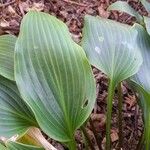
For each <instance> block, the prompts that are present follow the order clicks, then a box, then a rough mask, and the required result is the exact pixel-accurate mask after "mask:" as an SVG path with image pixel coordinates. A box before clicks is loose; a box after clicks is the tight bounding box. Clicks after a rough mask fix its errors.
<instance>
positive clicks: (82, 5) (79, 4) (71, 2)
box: [62, 0, 88, 7]
mask: <svg viewBox="0 0 150 150" xmlns="http://www.w3.org/2000/svg"><path fill="white" fill-rule="evenodd" d="M62 1H63V2H66V3H70V4H74V5H78V6H80V7H88V5H85V4H81V3H77V2H74V1H70V0H62Z"/></svg>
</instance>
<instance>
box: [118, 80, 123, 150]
mask: <svg viewBox="0 0 150 150" xmlns="http://www.w3.org/2000/svg"><path fill="white" fill-rule="evenodd" d="M122 103H123V97H122V88H121V82H120V83H119V85H118V109H119V113H118V126H119V149H122V143H123V132H122V121H123V119H122Z"/></svg>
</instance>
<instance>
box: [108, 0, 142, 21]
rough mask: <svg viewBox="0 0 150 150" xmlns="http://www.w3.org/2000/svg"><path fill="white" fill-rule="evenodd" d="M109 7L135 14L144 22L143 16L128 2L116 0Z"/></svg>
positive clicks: (138, 19) (109, 8)
mask: <svg viewBox="0 0 150 150" xmlns="http://www.w3.org/2000/svg"><path fill="white" fill-rule="evenodd" d="M107 9H108V10H117V11H121V12H125V13H127V14H129V15H131V16H134V17H135V18H136V19H137V21H138V22H139V23H143V17H142V16H141V15H140V14H139V13H138V12H137V11H136V10H134V9H133V8H132V7H131V6H130V5H129V4H128V3H127V2H124V1H116V2H115V3H112V4H111V5H110V6H109V7H108V8H107Z"/></svg>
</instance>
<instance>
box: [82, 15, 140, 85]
mask: <svg viewBox="0 0 150 150" xmlns="http://www.w3.org/2000/svg"><path fill="white" fill-rule="evenodd" d="M136 38H137V31H136V30H134V27H131V26H128V25H125V24H121V23H118V22H115V21H112V20H108V19H103V18H99V17H97V18H96V17H92V16H86V18H85V27H84V30H83V40H82V46H83V48H84V50H85V52H86V54H87V56H88V58H89V60H90V62H91V64H92V65H93V66H95V67H97V68H98V69H100V70H101V71H103V72H104V73H105V74H107V75H108V77H109V78H110V79H111V80H113V81H114V83H115V84H117V83H119V82H121V81H122V80H125V79H127V78H128V77H130V76H132V75H134V74H135V73H136V72H137V71H138V70H139V68H140V66H141V64H142V57H141V54H140V52H139V50H138V47H137V45H136Z"/></svg>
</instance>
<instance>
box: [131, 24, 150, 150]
mask: <svg viewBox="0 0 150 150" xmlns="http://www.w3.org/2000/svg"><path fill="white" fill-rule="evenodd" d="M135 29H136V30H137V31H138V34H139V36H138V39H137V43H138V44H139V48H140V50H141V53H142V57H143V64H142V66H141V68H140V70H139V71H138V73H137V74H136V75H134V77H132V78H131V80H132V81H133V82H134V83H136V88H137V89H138V91H139V92H140V102H141V104H142V107H143V111H144V122H145V124H144V125H145V141H146V150H149V149H150V141H149V139H150V128H149V126H150V71H149V70H150V36H149V35H148V34H147V32H146V30H145V29H144V28H143V27H142V26H140V25H136V26H135Z"/></svg>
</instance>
